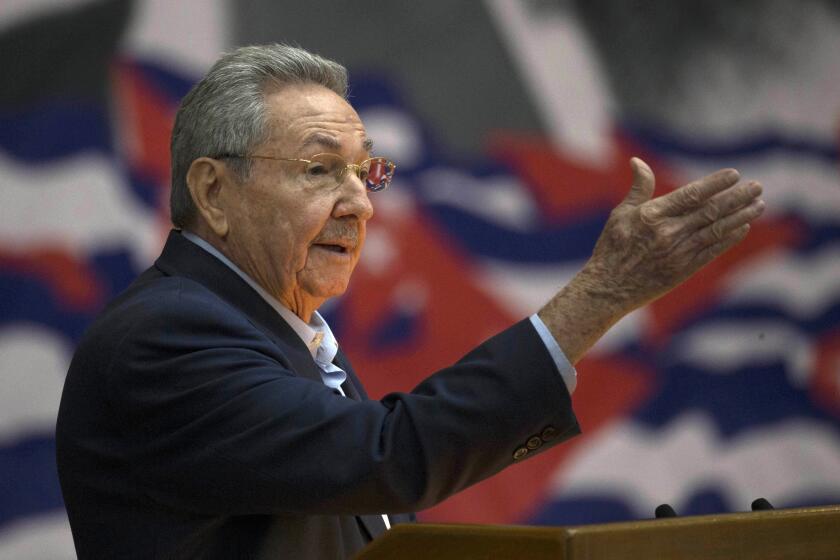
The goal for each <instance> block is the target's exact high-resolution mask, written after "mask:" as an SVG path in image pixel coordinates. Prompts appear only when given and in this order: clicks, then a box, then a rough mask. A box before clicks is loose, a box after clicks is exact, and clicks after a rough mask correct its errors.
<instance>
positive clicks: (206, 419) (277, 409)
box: [103, 289, 579, 514]
mask: <svg viewBox="0 0 840 560" xmlns="http://www.w3.org/2000/svg"><path fill="white" fill-rule="evenodd" d="M134 317H135V318H134V319H133V321H132V324H131V325H130V327H128V328H126V329H125V332H124V334H121V335H120V337H119V339H118V340H117V341H116V342H115V343H114V344H113V347H112V348H109V349H107V351H106V352H105V353H106V355H107V356H108V359H107V367H106V368H104V375H105V379H104V380H103V382H104V384H105V394H106V395H107V399H108V401H109V405H110V409H111V410H112V413H113V414H114V415H115V417H116V418H115V422H116V423H117V424H118V425H119V426H120V430H121V432H122V436H123V440H124V441H126V442H130V444H129V445H127V446H126V449H125V450H123V451H117V453H120V454H121V455H120V456H119V460H125V461H127V462H128V463H129V464H130V466H131V469H132V473H133V477H134V480H135V481H136V484H137V485H139V486H140V487H141V488H142V489H143V491H144V492H145V493H146V494H147V495H148V496H149V497H150V498H152V499H154V500H155V501H158V502H161V503H164V504H167V505H169V506H171V507H175V508H179V509H187V510H189V511H195V512H197V513H207V514H221V513H228V514H251V513H281V512H297V513H308V514H351V513H352V514H364V513H382V512H388V513H398V512H406V511H413V510H418V509H423V508H426V507H429V506H431V505H433V504H435V503H437V502H439V501H441V500H443V499H445V498H446V497H448V496H450V495H451V494H453V493H455V492H457V491H459V490H461V489H463V488H466V487H467V486H469V485H471V484H474V483H476V482H478V481H480V480H482V479H484V478H486V477H488V476H491V475H492V474H494V473H496V472H498V471H500V470H501V469H503V468H505V467H507V466H509V465H511V464H512V463H514V462H517V461H521V460H525V459H527V458H529V457H531V456H533V455H535V454H537V453H539V452H541V451H543V450H545V449H547V448H549V447H551V446H553V445H556V444H557V443H559V442H561V441H563V440H565V439H567V438H568V437H571V436H572V435H575V434H577V433H578V432H579V429H578V425H577V421H576V419H575V417H574V414H573V413H572V409H571V402H570V398H569V394H568V392H567V390H566V388H565V385H564V384H563V381H562V379H561V377H560V375H559V374H558V372H557V370H556V367H555V365H554V363H553V361H552V359H551V357H550V355H549V354H548V351H547V350H546V348H545V346H544V345H543V344H542V342H541V340H540V339H539V337H538V335H537V334H536V332H535V330H534V328H533V326H532V325H531V324H530V323H529V322H528V321H527V320H526V321H522V322H520V323H517V324H516V325H514V326H513V327H511V328H509V329H507V330H505V331H503V332H502V333H500V334H498V335H496V336H495V337H493V338H491V339H490V340H488V341H487V342H485V343H483V344H482V345H480V346H478V347H477V348H475V349H474V350H473V351H471V352H470V353H469V354H467V355H466V356H465V357H464V358H462V359H461V360H460V361H458V362H457V363H456V364H454V365H453V366H451V367H448V368H446V369H443V370H441V371H439V372H437V373H435V374H434V375H431V376H430V377H428V378H427V379H426V380H424V381H423V382H422V383H420V385H418V386H417V387H416V388H415V389H414V390H413V391H411V392H410V393H392V394H389V395H387V396H386V397H385V398H383V399H382V400H381V401H364V402H358V401H353V400H350V399H346V398H344V397H341V396H340V395H338V394H337V393H335V392H334V391H333V390H331V389H330V388H328V387H326V386H325V385H323V384H322V383H318V382H314V381H312V380H310V379H306V378H303V377H299V376H297V375H296V374H295V372H294V371H292V370H291V366H290V365H289V363H288V361H287V360H286V359H285V358H284V356H283V354H282V351H281V349H279V348H278V347H277V345H276V344H274V342H273V341H271V340H270V339H269V338H267V337H266V336H265V335H264V333H263V332H262V331H260V330H259V329H258V328H256V327H255V326H254V325H252V324H251V323H250V322H249V321H248V319H247V318H245V317H244V316H242V315H241V314H239V313H237V312H236V311H235V310H233V308H231V307H229V306H227V305H226V304H225V303H224V302H222V301H220V300H218V299H212V298H207V297H204V296H203V295H202V294H200V293H198V294H196V293H192V292H189V291H188V290H181V289H178V290H170V291H168V292H166V293H165V294H163V296H161V297H158V298H156V299H155V300H154V301H146V302H144V303H143V310H142V312H140V313H137V314H135V315H134ZM362 375H364V373H363V372H362Z"/></svg>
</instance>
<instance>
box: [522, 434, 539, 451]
mask: <svg viewBox="0 0 840 560" xmlns="http://www.w3.org/2000/svg"><path fill="white" fill-rule="evenodd" d="M542 444H543V442H542V440H541V439H540V438H539V436H534V437H532V438H530V439H528V442H527V443H526V444H525V445H526V446H527V447H528V449H531V450H534V449H537V448H538V447H540V446H541V445H542Z"/></svg>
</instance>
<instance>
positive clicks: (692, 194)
mask: <svg viewBox="0 0 840 560" xmlns="http://www.w3.org/2000/svg"><path fill="white" fill-rule="evenodd" d="M630 165H631V167H632V168H633V177H634V178H633V186H632V187H631V188H630V192H629V193H628V194H627V197H626V198H625V199H624V200H623V201H622V202H621V204H619V205H618V206H617V207H616V208H615V209H613V211H612V213H611V214H610V217H609V219H608V220H607V223H606V225H605V226H604V230H603V231H602V232H601V236H600V237H599V238H598V241H597V243H596V244H595V249H594V251H593V253H592V257H591V258H590V259H589V261H587V263H586V265H584V267H583V269H582V270H581V271H580V272H579V273H578V274H577V275H576V276H575V277H574V278H573V279H572V281H571V282H569V284H567V285H566V286H565V287H564V288H563V289H562V290H560V292H559V293H557V294H556V295H555V296H554V297H553V298H552V299H551V300H550V301H549V302H548V303H547V304H546V305H545V307H543V308H542V309H541V310H540V311H539V317H540V319H542V321H543V322H544V323H545V325H546V326H547V327H548V329H549V330H550V331H551V333H552V335H554V338H555V339H556V340H557V343H558V344H559V345H560V347H561V348H562V349H563V352H564V353H565V354H566V357H567V358H568V359H569V361H570V362H572V363H573V364H574V363H576V362H577V361H578V360H580V358H582V357H583V355H584V354H585V353H586V351H587V350H589V348H590V347H591V346H592V345H593V344H595V342H597V340H598V339H599V338H601V336H602V335H603V334H604V333H605V332H606V331H607V330H608V329H609V328H610V327H611V326H612V325H613V324H615V322H616V321H618V320H619V319H621V318H622V317H623V316H625V315H626V314H628V313H630V312H631V311H633V310H634V309H637V308H639V307H641V306H643V305H645V304H647V303H649V302H651V301H653V300H654V299H656V298H658V297H660V296H662V295H664V294H665V293H667V292H668V291H669V290H671V289H672V288H674V287H676V286H677V285H679V284H680V283H682V282H683V281H685V280H686V279H687V278H688V277H689V276H691V275H692V274H694V273H695V272H696V271H697V270H699V269H700V268H702V267H703V266H704V265H705V264H707V263H708V262H710V261H711V260H713V259H714V258H715V257H717V256H718V255H720V254H721V253H723V252H725V251H726V250H727V249H729V248H731V247H733V246H734V245H736V244H737V243H739V242H740V241H741V240H742V239H744V237H746V235H747V233H748V232H749V229H750V225H749V224H750V222H752V221H753V220H755V219H756V218H758V217H759V216H760V215H761V213H762V212H763V211H764V201H763V200H761V199H760V198H759V197H760V195H761V185H760V184H759V183H757V182H754V181H750V182H747V183H740V184H739V183H738V181H739V179H740V175H739V174H738V172H737V171H736V170H734V169H722V170H720V171H716V172H715V173H712V174H711V175H708V176H706V177H703V178H702V179H699V180H697V181H693V182H691V183H689V184H687V185H684V186H682V187H680V188H678V189H676V190H674V191H673V192H671V193H668V194H666V195H663V196H660V197H656V198H654V197H653V191H654V188H655V179H654V175H653V171H651V169H650V167H648V165H647V164H646V163H645V162H644V161H642V160H641V159H638V158H633V159H631V160H630Z"/></svg>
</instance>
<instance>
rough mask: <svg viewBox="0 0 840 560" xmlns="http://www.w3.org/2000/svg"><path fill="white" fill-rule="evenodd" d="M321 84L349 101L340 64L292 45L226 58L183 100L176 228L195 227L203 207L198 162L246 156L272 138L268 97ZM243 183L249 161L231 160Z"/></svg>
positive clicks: (172, 206)
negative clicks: (195, 191) (197, 195)
mask: <svg viewBox="0 0 840 560" xmlns="http://www.w3.org/2000/svg"><path fill="white" fill-rule="evenodd" d="M301 83H303V84H306V83H312V84H318V85H321V86H324V87H326V88H328V89H331V90H332V91H334V92H336V93H337V94H339V95H340V96H342V97H344V98H346V97H347V70H346V69H345V68H344V67H343V66H342V65H340V64H338V63H337V62H334V61H332V60H328V59H326V58H322V57H320V56H318V55H316V54H312V53H310V52H307V51H305V50H303V49H300V48H296V47H291V46H289V45H281V44H272V45H255V46H249V47H241V48H238V49H236V50H234V51H232V52H229V53H226V54H224V55H223V56H222V57H221V58H220V59H219V60H218V61H217V62H216V63H215V64H214V65H213V67H212V68H211V69H210V71H209V72H207V75H206V76H204V78H203V79H202V80H201V81H200V82H198V83H197V84H196V85H195V86H193V88H192V89H191V90H190V92H189V93H188V94H187V95H186V96H185V97H184V99H183V100H182V101H181V106H180V108H179V109H178V113H177V115H176V116H175V126H174V128H173V130H172V144H171V148H170V149H171V154H172V190H171V193H170V197H169V210H170V215H171V218H172V223H173V224H174V225H175V227H178V228H184V227H187V226H189V225H191V223H192V221H193V220H194V219H195V217H196V213H197V209H196V207H195V204H194V203H193V200H192V197H191V196H190V191H189V189H188V188H187V171H188V170H189V168H190V165H192V162H193V161H195V160H196V159H197V158H200V157H203V156H207V157H219V156H221V155H223V154H246V153H248V151H249V150H250V149H251V148H253V147H254V146H257V145H259V144H260V143H262V142H264V141H265V140H266V139H267V136H268V133H269V128H268V126H266V119H265V94H266V93H267V92H268V91H270V90H272V89H274V88H278V87H280V86H283V85H286V84H301ZM229 166H230V168H231V169H232V170H233V172H234V173H235V175H236V177H237V178H238V179H239V180H240V181H243V180H245V179H247V177H248V173H249V171H250V164H249V161H248V160H244V159H230V160H229Z"/></svg>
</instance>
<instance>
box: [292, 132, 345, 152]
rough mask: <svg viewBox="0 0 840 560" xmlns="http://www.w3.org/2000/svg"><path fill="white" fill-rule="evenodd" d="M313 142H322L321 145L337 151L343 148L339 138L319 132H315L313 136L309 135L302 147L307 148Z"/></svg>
mask: <svg viewBox="0 0 840 560" xmlns="http://www.w3.org/2000/svg"><path fill="white" fill-rule="evenodd" d="M312 144H320V145H321V146H325V147H327V148H331V149H333V150H336V151H338V150H339V149H340V148H341V142H339V141H338V139H337V138H335V137H333V136H328V135H326V134H319V133H316V134H313V135H312V136H309V137H308V138H307V139H306V140H304V141H303V145H302V146H301V148H306V147H307V146H311V145H312Z"/></svg>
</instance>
